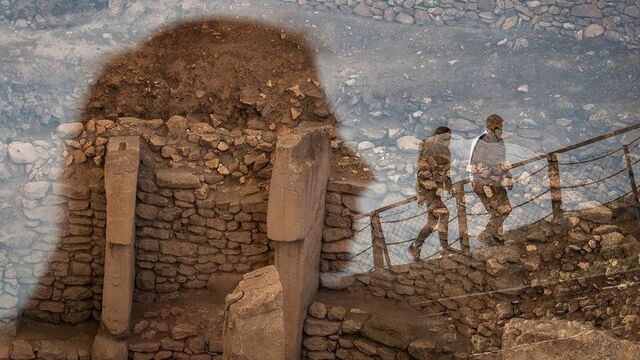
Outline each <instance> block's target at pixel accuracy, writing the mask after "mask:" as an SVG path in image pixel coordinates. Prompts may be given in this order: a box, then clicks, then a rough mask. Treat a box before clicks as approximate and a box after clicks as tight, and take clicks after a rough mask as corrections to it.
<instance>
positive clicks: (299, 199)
mask: <svg viewBox="0 0 640 360" xmlns="http://www.w3.org/2000/svg"><path fill="white" fill-rule="evenodd" d="M329 156H330V140H329V128H328V127H327V126H325V125H322V124H319V123H311V122H306V123H302V124H300V126H298V127H297V128H296V129H295V130H294V131H293V132H292V133H291V134H290V135H288V136H286V137H283V138H280V139H278V143H277V144H276V150H275V154H274V161H273V163H274V166H273V172H272V176H271V182H270V185H269V204H268V210H267V235H268V237H269V239H270V240H271V241H272V242H273V244H274V249H275V266H276V268H277V270H278V273H279V276H280V282H281V284H282V293H283V302H284V312H283V317H284V339H285V342H284V347H285V357H284V359H286V360H297V359H299V358H300V348H301V346H302V328H303V324H304V319H305V316H306V312H307V307H308V306H309V304H310V303H311V302H312V301H313V297H314V296H315V293H316V291H317V289H318V282H319V267H320V251H321V246H322V229H323V226H324V212H325V193H326V188H327V181H328V178H329Z"/></svg>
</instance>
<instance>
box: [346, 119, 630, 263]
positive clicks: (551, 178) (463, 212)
mask: <svg viewBox="0 0 640 360" xmlns="http://www.w3.org/2000/svg"><path fill="white" fill-rule="evenodd" d="M637 129H640V123H637V124H634V125H631V126H627V127H624V128H621V129H618V130H615V131H612V132H609V133H606V134H603V135H600V136H597V137H594V138H592V139H589V140H586V141H582V142H580V143H577V144H574V145H570V146H566V147H563V148H560V149H557V150H554V151H552V152H549V153H546V154H541V155H537V156H534V157H531V158H529V159H526V160H523V161H519V162H516V163H514V164H512V165H511V169H512V170H514V169H518V168H522V167H525V166H527V165H531V164H534V163H543V162H546V164H544V163H543V165H541V166H540V167H539V168H537V169H535V170H534V171H532V172H531V173H530V174H529V173H527V174H526V175H527V177H528V178H529V179H531V178H532V177H534V176H539V175H544V173H545V169H546V175H547V177H546V179H544V180H543V181H540V182H539V183H540V184H545V183H546V189H544V190H542V191H541V192H540V193H538V194H536V195H533V196H531V197H529V198H528V199H525V201H523V202H521V203H519V204H516V205H514V206H513V210H514V211H515V210H517V209H518V208H524V207H525V206H527V205H532V203H534V202H540V201H541V200H542V198H543V197H545V196H547V194H548V196H549V198H550V202H551V211H550V212H549V213H547V214H546V215H545V216H543V217H540V218H539V219H534V221H533V222H535V221H540V220H542V219H545V218H548V217H549V216H552V217H553V218H554V219H557V218H560V217H562V215H563V213H564V211H565V210H564V209H563V190H565V191H570V190H572V189H577V188H585V187H591V186H594V185H599V184H601V183H604V182H607V181H610V180H611V179H614V178H615V177H618V176H619V175H620V174H622V173H624V172H625V171H626V173H627V178H628V184H629V185H630V187H628V188H627V189H628V190H627V189H622V185H621V186H620V187H619V188H620V189H622V191H621V192H622V195H620V196H619V197H617V198H616V199H615V200H618V199H620V198H622V197H624V196H627V195H628V194H629V193H631V194H632V199H633V203H634V209H635V212H636V216H637V218H638V219H639V220H640V213H639V212H638V208H639V207H638V206H639V204H640V200H639V199H638V189H637V184H636V181H635V176H634V171H633V166H634V165H635V164H636V163H638V162H640V159H633V156H632V154H631V152H630V147H631V146H638V150H639V151H638V153H640V143H639V142H638V141H639V140H640V137H638V138H636V139H634V140H633V141H630V142H629V143H627V144H624V145H622V147H620V148H616V149H613V150H611V151H608V152H606V153H604V154H599V155H597V156H594V157H592V158H589V159H586V160H575V161H574V160H572V161H565V162H562V161H560V160H559V157H560V155H561V154H565V153H568V152H570V151H573V150H576V149H582V148H584V147H586V146H588V145H591V144H595V143H598V142H601V141H603V140H606V139H609V138H612V137H615V136H618V135H621V134H625V133H628V132H630V131H633V130H637ZM620 152H622V158H623V160H624V161H623V168H622V169H616V170H615V171H613V172H612V173H610V174H609V175H608V176H606V177H604V178H601V179H598V180H590V179H589V181H585V182H577V183H572V184H563V182H562V181H561V171H560V168H561V166H566V167H570V166H578V165H585V164H590V163H593V162H597V161H604V160H607V159H612V157H613V156H615V155H617V154H618V153H620ZM611 162H612V163H613V162H615V161H613V160H611ZM516 182H517V180H516ZM470 183H471V182H470V180H469V179H464V180H460V181H457V182H455V183H454V184H453V191H452V195H450V196H449V197H448V198H446V199H443V201H445V202H446V201H449V200H451V199H454V200H455V207H456V214H455V216H453V217H452V218H451V219H449V223H452V222H453V221H457V225H458V237H457V239H456V240H454V241H453V242H451V243H450V244H449V245H450V246H452V245H455V244H457V243H459V244H460V251H462V252H463V253H469V252H470V249H471V247H470V239H469V226H468V218H467V217H468V216H469V215H473V216H479V215H488V213H486V212H484V213H471V214H469V213H467V201H466V196H465V195H466V194H470V193H473V192H472V191H466V190H465V185H467V184H470ZM416 201H417V196H412V197H408V198H405V199H403V200H400V201H397V202H394V203H392V204H389V205H386V206H383V207H380V208H378V209H375V210H373V211H370V212H367V213H364V214H356V215H355V216H354V220H362V219H367V218H368V224H367V225H366V226H363V227H361V228H360V229H357V230H356V233H358V232H362V231H365V230H367V229H370V231H371V246H369V247H367V248H365V249H363V250H361V251H359V252H358V253H356V254H354V255H353V256H351V257H350V259H354V258H356V257H358V256H360V255H362V254H363V253H365V252H366V251H368V250H372V253H373V256H372V257H373V268H374V269H381V268H386V267H389V266H391V259H390V254H389V246H391V245H404V244H408V243H410V242H413V241H414V240H415V239H414V238H411V237H410V238H408V239H406V238H404V239H402V240H400V241H397V242H387V241H386V240H385V232H384V230H383V225H384V224H397V223H401V222H407V221H411V220H415V219H418V218H421V217H424V216H425V215H426V214H427V212H426V210H424V209H422V210H423V211H420V212H418V213H415V214H411V215H409V216H406V217H404V218H398V219H389V218H390V217H391V216H387V217H384V216H383V214H384V213H386V212H393V211H395V210H396V209H399V208H401V207H406V206H410V204H412V203H415V202H416ZM612 201H613V200H612ZM527 212H528V213H530V211H525V213H527ZM512 214H513V212H512ZM438 255H439V252H435V253H433V254H430V255H428V256H427V257H426V258H423V259H422V260H427V259H429V258H432V257H435V256H438Z"/></svg>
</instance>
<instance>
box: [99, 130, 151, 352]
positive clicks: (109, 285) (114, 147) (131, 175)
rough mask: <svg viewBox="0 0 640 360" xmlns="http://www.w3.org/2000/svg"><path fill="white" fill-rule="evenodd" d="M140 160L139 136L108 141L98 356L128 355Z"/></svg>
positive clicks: (115, 138)
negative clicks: (105, 240) (105, 217)
mask: <svg viewBox="0 0 640 360" xmlns="http://www.w3.org/2000/svg"><path fill="white" fill-rule="evenodd" d="M139 163H140V139H139V137H137V136H126V137H113V138H111V139H110V140H109V144H108V145H107V155H106V161H105V165H104V172H105V176H104V182H105V189H106V195H107V234H106V235H107V242H106V245H105V254H104V284H103V288H102V317H101V327H100V331H99V333H98V335H96V339H95V340H94V343H93V347H92V350H91V358H92V359H94V360H121V359H122V360H125V359H127V355H128V352H127V341H126V338H127V337H128V336H129V323H130V319H131V305H132V301H133V286H134V279H135V247H134V244H135V243H134V240H135V209H136V189H137V183H138V165H139Z"/></svg>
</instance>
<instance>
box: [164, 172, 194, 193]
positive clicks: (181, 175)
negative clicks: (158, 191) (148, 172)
mask: <svg viewBox="0 0 640 360" xmlns="http://www.w3.org/2000/svg"><path fill="white" fill-rule="evenodd" d="M156 184H157V185H158V186H160V187H166V188H171V189H197V188H199V187H200V180H198V177H197V176H196V175H194V174H192V173H191V171H189V170H184V169H162V170H157V171H156Z"/></svg>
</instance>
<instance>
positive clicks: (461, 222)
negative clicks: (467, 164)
mask: <svg viewBox="0 0 640 360" xmlns="http://www.w3.org/2000/svg"><path fill="white" fill-rule="evenodd" d="M453 195H454V196H455V198H456V209H457V211H458V232H459V233H460V249H461V250H462V252H463V253H465V254H467V253H469V252H471V249H470V247H469V225H468V224H467V204H466V202H465V199H464V182H462V181H458V182H457V183H455V184H454V185H453Z"/></svg>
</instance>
